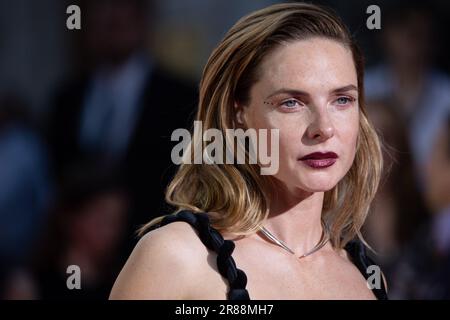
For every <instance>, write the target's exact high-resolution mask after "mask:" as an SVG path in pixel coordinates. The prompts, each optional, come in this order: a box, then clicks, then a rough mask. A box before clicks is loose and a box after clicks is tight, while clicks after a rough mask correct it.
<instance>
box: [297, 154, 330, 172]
mask: <svg viewBox="0 0 450 320" xmlns="http://www.w3.org/2000/svg"><path fill="white" fill-rule="evenodd" d="M337 158H338V155H337V154H336V153H334V152H331V151H328V152H313V153H310V154H307V155H306V156H304V157H302V158H300V159H299V160H300V161H302V162H303V163H305V164H306V165H307V166H309V167H311V168H314V169H322V168H327V167H330V166H332V165H333V164H334V163H335V162H336V160H337Z"/></svg>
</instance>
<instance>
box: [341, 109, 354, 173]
mask: <svg viewBox="0 0 450 320" xmlns="http://www.w3.org/2000/svg"><path fill="white" fill-rule="evenodd" d="M336 130H337V133H338V137H339V140H340V143H341V147H342V156H344V158H345V159H346V160H348V162H349V163H348V166H349V167H350V166H351V164H352V162H353V160H354V157H355V154H356V146H357V141H358V135H359V112H355V113H354V114H350V115H349V116H348V117H345V119H341V122H340V123H339V126H338V128H337V129H336Z"/></svg>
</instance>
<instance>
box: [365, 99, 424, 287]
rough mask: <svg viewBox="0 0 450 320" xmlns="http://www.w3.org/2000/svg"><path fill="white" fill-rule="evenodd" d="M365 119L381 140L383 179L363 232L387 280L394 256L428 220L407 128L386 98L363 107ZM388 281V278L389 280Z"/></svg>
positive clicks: (392, 267) (395, 259) (395, 260)
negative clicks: (365, 108) (366, 116)
mask: <svg viewBox="0 0 450 320" xmlns="http://www.w3.org/2000/svg"><path fill="white" fill-rule="evenodd" d="M367 110H368V115H369V119H370V120H371V121H372V123H373V124H374V126H375V128H376V130H377V132H378V133H379V135H380V138H381V140H382V142H383V144H382V145H383V149H382V151H383V162H384V163H385V166H384V169H383V179H382V183H381V184H380V187H379V189H378V191H377V195H376V197H375V199H374V201H373V204H372V207H371V214H369V217H368V219H367V225H366V226H365V228H364V234H365V235H366V236H367V239H368V242H369V243H370V244H371V245H372V246H373V249H375V251H376V252H378V253H379V256H378V257H379V262H380V263H381V264H382V265H383V270H385V272H386V277H387V278H388V280H391V281H393V280H392V274H391V273H392V272H393V269H394V268H395V265H396V262H397V259H398V256H399V255H400V254H401V252H402V250H403V249H404V248H405V246H407V245H408V244H409V243H410V242H411V241H412V240H413V239H414V237H415V236H416V234H417V231H418V230H419V229H420V228H421V226H422V225H423V224H424V223H426V222H428V220H429V210H428V209H427V206H426V203H425V199H424V196H423V195H422V193H421V192H420V190H419V189H418V183H417V181H416V176H415V174H414V162H413V158H412V153H411V150H410V148H409V144H408V138H407V135H408V132H407V128H406V126H405V125H404V123H403V121H402V118H401V116H400V114H399V113H398V112H397V110H396V109H395V107H394V106H393V104H392V102H391V101H389V100H380V101H374V102H372V103H371V104H370V105H368V107H367ZM391 281H389V282H391Z"/></svg>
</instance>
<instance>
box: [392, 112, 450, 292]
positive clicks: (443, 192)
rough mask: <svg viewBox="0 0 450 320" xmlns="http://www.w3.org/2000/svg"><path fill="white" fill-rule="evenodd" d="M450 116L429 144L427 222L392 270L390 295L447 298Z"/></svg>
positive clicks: (448, 278)
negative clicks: (428, 214)
mask: <svg viewBox="0 0 450 320" xmlns="http://www.w3.org/2000/svg"><path fill="white" fill-rule="evenodd" d="M449 133H450V117H447V126H446V127H444V128H442V129H441V130H440V131H439V133H438V135H437V138H436V141H435V143H434V145H433V146H432V153H431V159H430V161H429V163H428V166H427V168H426V178H427V186H428V187H427V189H426V191H425V193H424V195H425V201H426V204H427V206H428V208H429V209H430V212H431V214H432V215H431V217H430V218H431V219H430V221H429V222H428V223H427V224H425V225H423V226H422V227H421V229H420V230H419V231H418V232H417V234H416V236H415V238H414V239H413V241H412V242H411V243H410V244H409V246H408V247H407V248H406V250H405V253H404V254H403V255H402V256H401V258H400V259H399V262H398V263H397V267H396V269H395V273H394V275H393V276H394V278H395V281H393V285H392V286H391V292H392V296H393V297H394V298H398V299H450V275H449V272H448V271H449V270H450V193H449V190H450V135H449Z"/></svg>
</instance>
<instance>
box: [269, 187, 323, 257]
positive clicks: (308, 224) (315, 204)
mask: <svg viewBox="0 0 450 320" xmlns="http://www.w3.org/2000/svg"><path fill="white" fill-rule="evenodd" d="M282 190H283V191H278V192H277V193H276V194H274V195H273V196H272V197H271V204H270V209H269V217H268V219H267V221H266V222H265V224H264V227H266V228H267V229H268V230H269V231H270V232H271V233H272V234H273V235H275V236H276V237H277V238H278V239H279V240H282V241H283V242H284V243H285V244H286V245H287V246H288V247H289V248H290V249H292V250H293V251H294V252H295V253H296V254H298V255H301V254H303V253H305V252H307V251H309V250H311V249H312V248H313V247H314V246H315V245H316V244H317V243H318V241H319V239H320V237H321V235H322V224H321V216H322V206H323V197H324V193H323V192H305V191H303V190H299V189H295V190H287V188H283V189H282Z"/></svg>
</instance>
